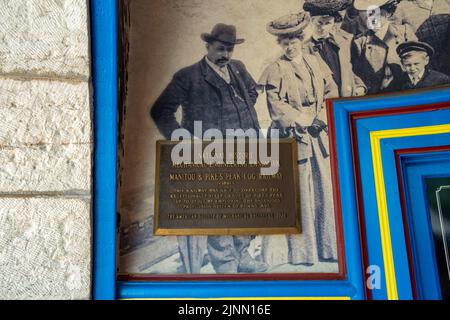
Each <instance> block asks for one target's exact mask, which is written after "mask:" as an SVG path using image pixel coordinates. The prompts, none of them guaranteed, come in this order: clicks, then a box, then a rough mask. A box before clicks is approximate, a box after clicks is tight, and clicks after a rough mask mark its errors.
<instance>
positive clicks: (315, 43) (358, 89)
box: [303, 0, 366, 97]
mask: <svg viewBox="0 0 450 320" xmlns="http://www.w3.org/2000/svg"><path fill="white" fill-rule="evenodd" d="M350 5H351V1H350V0H333V1H330V0H327V1H323V0H308V1H305V3H304V5H303V9H304V10H305V11H307V12H309V14H310V16H311V25H312V30H313V32H312V36H311V37H310V38H309V39H308V40H306V42H305V48H307V49H309V52H310V53H311V54H318V55H319V56H320V58H321V59H323V61H324V62H325V63H326V64H327V65H328V67H329V68H330V69H331V71H332V73H333V79H334V81H335V82H336V84H337V86H338V88H339V95H340V96H341V97H350V96H361V95H364V94H365V93H366V86H365V85H364V83H363V81H362V80H361V79H360V78H359V77H358V76H356V75H355V74H354V73H353V68H352V64H351V61H350V45H351V41H352V39H353V35H351V34H349V33H347V32H345V31H344V30H341V29H339V28H337V25H336V23H337V22H339V21H341V20H342V17H341V14H340V11H342V10H345V9H346V8H347V7H348V6H350Z"/></svg>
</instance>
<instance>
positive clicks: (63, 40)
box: [0, 0, 90, 79]
mask: <svg viewBox="0 0 450 320" xmlns="http://www.w3.org/2000/svg"><path fill="white" fill-rule="evenodd" d="M87 4H88V1H87V0H14V1H12V0H0V73H7V74H23V73H25V74H32V75H35V76H36V75H38V76H52V75H60V76H66V77H81V78H85V79H87V78H88V77H89V73H90V70H89V36H88V15H87V12H88V6H87Z"/></svg>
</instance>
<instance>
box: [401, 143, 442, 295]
mask: <svg viewBox="0 0 450 320" xmlns="http://www.w3.org/2000/svg"><path fill="white" fill-rule="evenodd" d="M400 162H401V171H402V177H403V179H402V180H403V185H404V190H405V198H406V199H405V200H406V208H407V209H406V210H407V213H408V215H409V216H410V217H412V218H411V219H410V223H411V225H412V226H410V232H411V233H413V234H414V235H415V237H413V239H414V241H415V243H413V247H415V249H416V252H415V254H416V255H417V257H416V258H415V259H414V260H415V261H414V263H415V266H414V267H415V270H417V272H416V279H418V280H419V281H418V287H417V291H418V294H419V298H420V299H428V300H436V299H441V289H440V284H439V275H438V273H437V271H436V270H437V262H436V256H435V248H434V241H433V234H432V226H431V220H430V213H429V208H428V204H427V197H426V185H425V179H426V178H438V177H449V176H450V152H448V151H446V152H433V153H432V154H429V153H427V154H411V155H401V156H400ZM412 199H414V202H413V201H412Z"/></svg>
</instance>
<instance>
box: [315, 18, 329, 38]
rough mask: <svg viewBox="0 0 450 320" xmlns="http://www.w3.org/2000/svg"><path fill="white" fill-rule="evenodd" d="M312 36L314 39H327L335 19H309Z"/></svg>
mask: <svg viewBox="0 0 450 320" xmlns="http://www.w3.org/2000/svg"><path fill="white" fill-rule="evenodd" d="M311 22H312V26H313V34H314V37H315V38H316V39H320V38H327V37H328V36H329V35H330V32H331V31H332V30H333V27H334V24H335V19H334V17H331V16H313V17H312V18H311Z"/></svg>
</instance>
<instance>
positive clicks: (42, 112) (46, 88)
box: [0, 78, 92, 147]
mask: <svg viewBox="0 0 450 320" xmlns="http://www.w3.org/2000/svg"><path fill="white" fill-rule="evenodd" d="M0 88H2V89H1V90H0V147H3V146H21V145H24V144H26V145H37V144H48V143H53V144H67V143H90V142H91V136H92V132H91V112H90V97H89V84H88V83H87V82H81V83H67V82H60V81H20V80H12V79H6V78H0Z"/></svg>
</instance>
